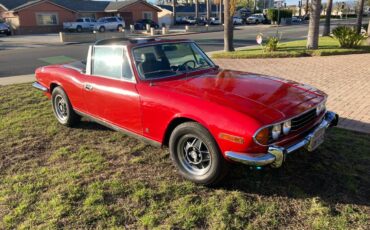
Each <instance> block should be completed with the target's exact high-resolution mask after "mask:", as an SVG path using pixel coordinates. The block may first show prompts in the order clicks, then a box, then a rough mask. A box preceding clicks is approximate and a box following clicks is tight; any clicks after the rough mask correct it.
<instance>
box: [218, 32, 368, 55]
mask: <svg viewBox="0 0 370 230" xmlns="http://www.w3.org/2000/svg"><path fill="white" fill-rule="evenodd" d="M306 42H307V41H306V40H297V41H291V42H282V43H280V44H279V46H278V50H277V51H274V52H264V51H263V50H262V48H261V47H257V48H250V49H245V50H237V51H234V52H220V53H214V54H212V57H213V58H281V57H307V56H329V55H344V54H357V53H370V46H365V45H364V46H360V47H358V48H355V49H346V48H340V47H339V43H338V41H337V40H335V39H333V38H330V37H320V40H319V49H318V50H307V49H306Z"/></svg>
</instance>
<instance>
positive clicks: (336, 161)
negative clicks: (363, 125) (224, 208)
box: [221, 128, 370, 205]
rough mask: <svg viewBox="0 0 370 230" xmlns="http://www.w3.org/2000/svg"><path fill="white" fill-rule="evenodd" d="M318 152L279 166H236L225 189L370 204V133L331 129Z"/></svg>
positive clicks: (294, 155) (300, 155) (297, 154)
mask: <svg viewBox="0 0 370 230" xmlns="http://www.w3.org/2000/svg"><path fill="white" fill-rule="evenodd" d="M326 136H327V137H326V138H327V140H326V142H325V143H324V144H323V145H322V146H320V147H319V148H318V149H317V150H316V151H314V152H311V153H310V152H308V151H306V150H300V151H297V152H294V153H292V154H291V155H289V156H287V159H286V162H285V163H284V164H283V166H282V167H281V168H279V169H272V168H269V167H266V168H262V169H260V170H257V169H256V168H252V167H247V166H243V165H232V169H231V172H230V174H229V176H228V179H227V180H225V182H224V183H223V184H222V185H221V187H222V188H223V189H227V190H239V191H243V192H246V193H252V194H259V195H266V196H282V197H289V198H296V199H305V198H311V197H320V198H321V199H322V200H323V201H324V202H327V203H328V204H333V205H335V204H337V203H342V204H359V205H370V197H369V194H370V154H369V150H370V141H369V140H370V134H364V133H359V132H354V131H349V130H345V129H341V128H333V129H331V130H328V132H327V134H326Z"/></svg>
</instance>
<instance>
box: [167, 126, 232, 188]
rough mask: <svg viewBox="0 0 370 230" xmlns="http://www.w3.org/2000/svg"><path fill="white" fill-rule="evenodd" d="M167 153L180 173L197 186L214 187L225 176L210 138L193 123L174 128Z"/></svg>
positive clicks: (219, 157) (216, 149) (222, 159)
mask: <svg viewBox="0 0 370 230" xmlns="http://www.w3.org/2000/svg"><path fill="white" fill-rule="evenodd" d="M169 149H170V154H171V158H172V161H173V163H174V164H175V165H176V167H177V169H178V170H179V173H180V174H181V175H182V176H183V177H185V178H186V179H188V180H190V181H193V182H195V183H197V184H203V185H216V184H217V183H219V182H220V181H221V180H222V179H223V178H224V177H225V176H226V174H227V172H228V166H229V165H228V163H227V162H226V161H225V159H224V158H223V156H222V154H221V151H220V150H219V148H218V146H217V143H216V141H215V140H214V138H213V137H212V135H211V134H210V133H209V132H208V130H207V129H205V128H204V127H203V126H201V125H200V124H199V123H196V122H186V123H183V124H180V125H179V126H177V127H176V128H175V129H174V131H173V132H172V134H171V137H170V142H169Z"/></svg>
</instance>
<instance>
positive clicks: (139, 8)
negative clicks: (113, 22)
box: [119, 2, 158, 26]
mask: <svg viewBox="0 0 370 230" xmlns="http://www.w3.org/2000/svg"><path fill="white" fill-rule="evenodd" d="M119 12H120V14H121V16H122V18H124V19H125V23H126V26H130V24H134V22H136V21H137V20H140V19H143V18H144V15H143V13H144V12H152V15H153V21H155V22H157V23H158V12H157V11H156V10H155V9H153V8H152V7H150V6H148V5H146V4H143V3H141V2H138V3H135V4H132V5H130V6H127V7H124V8H122V9H120V10H119ZM125 16H126V17H125ZM130 17H131V19H129V18H130Z"/></svg>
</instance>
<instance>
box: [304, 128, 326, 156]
mask: <svg viewBox="0 0 370 230" xmlns="http://www.w3.org/2000/svg"><path fill="white" fill-rule="evenodd" d="M324 139H325V128H320V129H318V130H316V131H315V133H314V134H313V135H312V138H311V140H310V142H308V144H307V146H306V149H307V150H308V151H310V152H312V151H314V150H315V149H317V147H319V146H320V145H321V144H322V143H323V142H324Z"/></svg>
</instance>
